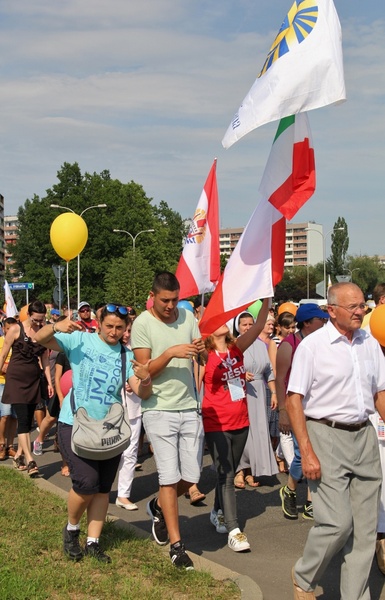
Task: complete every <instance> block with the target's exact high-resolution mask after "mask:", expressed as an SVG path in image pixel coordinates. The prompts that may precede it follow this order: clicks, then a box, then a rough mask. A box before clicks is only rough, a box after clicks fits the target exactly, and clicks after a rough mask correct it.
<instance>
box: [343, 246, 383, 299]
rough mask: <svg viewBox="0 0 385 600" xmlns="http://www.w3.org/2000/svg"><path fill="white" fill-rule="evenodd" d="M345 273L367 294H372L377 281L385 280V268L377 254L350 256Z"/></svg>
mask: <svg viewBox="0 0 385 600" xmlns="http://www.w3.org/2000/svg"><path fill="white" fill-rule="evenodd" d="M345 275H349V276H350V277H351V279H352V281H353V283H356V284H357V285H358V286H359V287H360V288H361V290H362V291H363V292H364V294H365V296H367V295H368V294H371V293H372V292H373V289H374V288H375V286H376V285H377V283H381V282H384V281H385V269H384V267H383V265H381V263H380V262H379V260H378V257H377V256H374V257H370V256H348V258H347V261H346V268H345Z"/></svg>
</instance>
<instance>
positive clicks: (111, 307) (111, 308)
mask: <svg viewBox="0 0 385 600" xmlns="http://www.w3.org/2000/svg"><path fill="white" fill-rule="evenodd" d="M105 308H106V311H107V312H109V313H116V312H118V313H119V314H120V315H123V316H126V315H128V311H127V308H126V307H125V306H119V304H106V307H105Z"/></svg>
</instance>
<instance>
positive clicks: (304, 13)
mask: <svg viewBox="0 0 385 600" xmlns="http://www.w3.org/2000/svg"><path fill="white" fill-rule="evenodd" d="M343 100H346V92H345V82H344V72H343V59H342V41H341V26H340V22H339V19H338V15H337V12H336V9H335V7H334V4H333V0H297V1H296V2H294V3H293V5H292V7H291V9H290V10H289V12H288V14H287V16H286V18H285V20H284V21H283V23H282V26H281V29H280V30H279V33H278V35H277V37H276V38H275V40H274V42H273V45H272V47H271V49H270V51H269V53H268V55H267V58H266V61H265V63H264V65H263V67H262V69H261V72H260V74H259V75H258V77H257V79H256V81H255V83H254V85H253V86H252V88H251V90H250V91H249V93H248V94H247V96H246V97H245V99H244V100H243V102H242V104H241V106H240V108H239V109H238V112H237V113H236V114H235V116H234V118H233V120H232V122H231V123H230V126H229V127H228V129H227V131H226V133H225V136H224V138H223V140H222V144H223V146H224V147H225V148H229V147H230V146H232V145H233V144H234V143H235V142H237V141H238V140H239V139H241V138H242V137H243V136H244V135H246V134H247V133H249V132H250V131H252V130H253V129H256V128H257V127H260V126H261V125H264V124H265V123H269V122H270V121H275V120H278V119H282V118H283V117H287V116H289V115H294V114H297V113H299V112H303V111H308V110H312V109H314V108H320V107H321V106H327V105H328V104H336V103H338V102H342V101H343Z"/></svg>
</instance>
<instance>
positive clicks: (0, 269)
mask: <svg viewBox="0 0 385 600" xmlns="http://www.w3.org/2000/svg"><path fill="white" fill-rule="evenodd" d="M4 273H5V242H4V196H2V195H1V194H0V274H1V277H2V278H4Z"/></svg>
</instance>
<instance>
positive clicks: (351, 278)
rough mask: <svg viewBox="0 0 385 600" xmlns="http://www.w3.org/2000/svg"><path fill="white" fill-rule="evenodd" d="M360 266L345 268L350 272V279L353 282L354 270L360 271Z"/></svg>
mask: <svg viewBox="0 0 385 600" xmlns="http://www.w3.org/2000/svg"><path fill="white" fill-rule="evenodd" d="M359 270H360V267H356V268H355V269H352V270H350V269H344V271H347V272H348V273H350V281H351V282H352V283H353V273H354V271H359Z"/></svg>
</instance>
